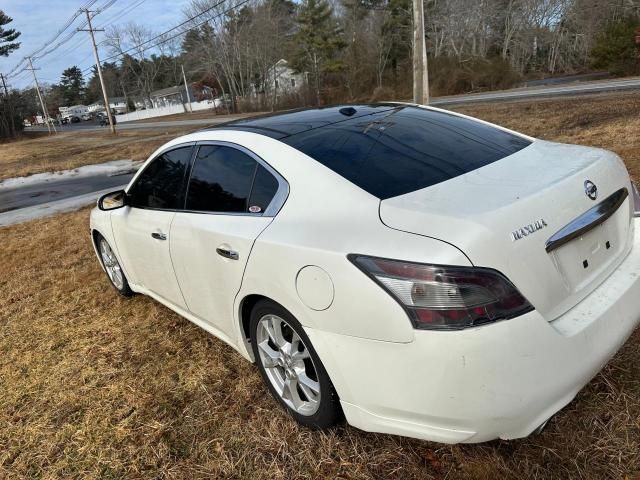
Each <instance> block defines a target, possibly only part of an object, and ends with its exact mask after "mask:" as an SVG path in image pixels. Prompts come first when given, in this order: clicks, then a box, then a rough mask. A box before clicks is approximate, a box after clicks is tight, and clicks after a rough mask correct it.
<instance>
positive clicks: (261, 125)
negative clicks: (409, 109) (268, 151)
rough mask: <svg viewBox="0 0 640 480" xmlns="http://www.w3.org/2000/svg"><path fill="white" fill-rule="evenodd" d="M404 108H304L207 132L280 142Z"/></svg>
mask: <svg viewBox="0 0 640 480" xmlns="http://www.w3.org/2000/svg"><path fill="white" fill-rule="evenodd" d="M401 106H403V105H402V104H399V103H370V104H343V105H331V106H327V107H318V108H301V109H296V110H288V111H286V112H278V113H272V114H266V115H259V116H256V117H250V118H242V119H239V120H232V121H230V122H225V123H221V124H218V125H212V126H210V127H207V128H205V129H204V131H211V130H220V129H225V130H242V131H247V132H254V133H259V134H262V135H266V136H268V137H271V138H275V139H276V140H280V139H282V138H285V137H289V136H291V135H295V134H297V133H302V132H306V131H309V130H313V129H316V128H321V127H325V126H327V125H333V124H336V123H340V122H343V121H346V120H351V119H354V118H359V117H364V116H367V115H373V114H376V113H380V112H384V111H388V110H392V109H394V108H398V107H401Z"/></svg>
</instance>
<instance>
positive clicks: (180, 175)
mask: <svg viewBox="0 0 640 480" xmlns="http://www.w3.org/2000/svg"><path fill="white" fill-rule="evenodd" d="M192 148H193V147H191V146H188V147H180V148H176V149H174V150H170V151H168V152H165V153H163V154H162V155H160V156H159V157H157V158H156V159H155V160H153V161H152V162H151V163H150V164H149V165H148V166H147V167H146V168H145V169H144V171H143V172H142V173H141V174H140V176H139V177H138V179H137V180H136V183H135V184H134V185H133V187H132V188H131V189H130V190H129V192H128V194H127V196H128V198H129V203H130V204H131V206H132V207H138V208H157V209H171V210H173V209H177V208H180V207H181V206H182V198H183V196H182V193H183V186H184V179H185V172H186V170H187V165H188V164H189V160H190V159H191V151H192Z"/></svg>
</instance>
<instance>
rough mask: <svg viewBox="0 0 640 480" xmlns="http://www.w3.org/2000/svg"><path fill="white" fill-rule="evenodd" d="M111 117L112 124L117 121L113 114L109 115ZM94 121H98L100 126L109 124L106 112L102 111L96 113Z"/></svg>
mask: <svg viewBox="0 0 640 480" xmlns="http://www.w3.org/2000/svg"><path fill="white" fill-rule="evenodd" d="M111 118H112V119H113V124H114V125H115V124H117V123H118V121H117V120H116V116H115V115H111ZM96 121H97V122H98V124H99V125H100V126H101V127H104V126H106V125H109V117H107V114H106V113H102V112H100V113H98V114H97V115H96Z"/></svg>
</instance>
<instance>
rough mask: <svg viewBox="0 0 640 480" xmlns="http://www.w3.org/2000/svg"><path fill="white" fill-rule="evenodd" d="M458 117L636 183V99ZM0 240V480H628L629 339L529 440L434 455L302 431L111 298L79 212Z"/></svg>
mask: <svg viewBox="0 0 640 480" xmlns="http://www.w3.org/2000/svg"><path fill="white" fill-rule="evenodd" d="M460 110H461V111H464V112H465V113H470V114H474V115H478V116H480V117H482V118H486V119H488V120H491V121H496V122H498V123H501V124H504V125H507V126H510V127H513V128H517V129H520V130H523V131H524V132H526V133H529V134H532V135H536V136H539V137H543V138H547V139H558V140H561V141H567V142H579V143H587V144H592V145H598V146H604V147H607V148H611V149H613V150H615V151H617V152H618V153H620V154H621V155H623V156H624V157H625V160H626V161H627V164H628V165H629V167H630V169H631V171H632V172H634V173H635V174H636V177H638V174H640V170H639V166H640V162H639V161H640V139H639V136H638V134H637V132H638V131H640V116H639V114H638V112H640V96H634V95H624V96H616V97H585V99H581V100H579V101H576V100H564V101H555V102H538V103H530V102H527V103H510V104H495V105H482V106H474V107H465V108H464V109H463V108H460ZM0 244H1V245H2V250H1V255H0V262H1V265H0V267H1V268H0V292H2V293H0V479H14V478H15V479H18V478H47V479H50V478H82V479H84V478H105V479H119V478H122V479H125V478H126V479H129V478H149V479H156V478H171V479H183V478H189V479H199V478H237V479H240V478H250V479H254V478H256V479H262V478H264V479H267V478H269V479H273V478H275V479H280V478H286V479H294V478H296V479H297V478H308V479H316V478H327V479H333V478H344V479H365V478H366V479H369V478H372V479H387V478H394V479H395V478H397V479H445V478H446V479H503V478H507V479H523V478H536V479H546V478H558V479H567V478H581V479H582V478H586V479H605V478H611V479H629V480H635V479H640V362H639V361H638V359H639V358H640V331H636V332H635V333H634V335H633V336H632V337H631V338H630V340H629V341H628V342H627V344H626V345H625V346H624V347H623V349H622V350H621V351H620V352H619V353H618V354H617V355H616V356H615V357H614V359H613V360H612V361H611V362H610V363H609V364H608V365H607V366H606V367H605V368H604V370H603V371H602V372H601V373H600V374H599V375H598V376H597V377H596V378H595V379H594V380H593V381H591V382H590V383H589V384H588V385H587V387H586V388H585V389H584V390H583V391H582V392H581V393H580V394H579V395H578V396H577V398H576V399H575V400H574V401H573V402H572V403H571V404H570V405H569V406H567V407H566V408H565V409H564V410H563V411H561V412H560V413H559V414H558V415H557V416H556V417H554V418H553V419H552V420H551V421H550V423H549V425H548V427H547V429H546V430H545V431H544V432H543V433H542V434H540V435H537V436H532V437H530V438H527V439H523V440H516V441H508V442H507V441H494V442H489V443H485V444H481V445H458V446H447V445H439V444H433V443H429V442H422V441H417V440H410V439H405V438H401V437H394V436H389V435H380V434H370V433H365V432H361V431H358V430H356V429H354V428H351V427H348V426H344V425H343V426H340V427H338V428H335V429H333V430H331V431H329V432H326V433H320V432H311V431H309V430H306V429H304V428H301V427H298V426H297V424H295V423H294V422H293V421H292V420H290V419H289V418H288V417H287V416H286V415H285V414H284V413H282V412H281V411H280V410H279V408H278V407H277V405H276V403H275V401H273V400H272V399H271V398H270V396H269V394H268V392H267V390H266V388H265V387H264V386H263V384H262V381H261V379H260V377H259V375H258V373H257V370H256V369H255V368H254V367H253V366H252V365H250V364H249V363H247V362H246V361H244V360H243V359H241V358H240V357H239V355H238V354H237V353H235V352H234V351H233V350H232V349H231V348H230V347H227V346H226V345H225V344H223V343H222V342H221V341H218V340H217V339H215V338H213V337H211V336H210V335H208V334H206V333H205V332H204V331H202V330H200V329H199V328H198V327H196V326H194V325H192V324H191V323H189V322H188V321H186V320H184V319H182V318H180V317H179V316H178V315H176V314H174V313H172V312H171V311H169V310H168V309H166V308H164V307H162V306H161V305H159V304H158V303H156V302H154V301H153V300H151V299H149V298H146V297H143V296H135V297H133V298H132V299H130V300H126V299H123V298H121V297H120V296H118V295H117V294H116V293H115V291H114V290H113V289H112V288H111V287H110V286H109V284H108V281H107V279H106V277H105V275H104V274H103V273H102V271H101V270H100V268H99V266H98V263H97V260H96V259H95V257H94V254H93V251H92V249H91V245H90V241H89V238H88V210H83V211H79V212H75V213H70V214H64V215H59V216H56V217H52V218H49V219H42V220H37V221H33V222H30V223H26V224H22V225H15V226H11V227H5V228H0ZM540 348H541V349H544V346H543V345H541V346H540ZM469 401H473V398H470V399H469Z"/></svg>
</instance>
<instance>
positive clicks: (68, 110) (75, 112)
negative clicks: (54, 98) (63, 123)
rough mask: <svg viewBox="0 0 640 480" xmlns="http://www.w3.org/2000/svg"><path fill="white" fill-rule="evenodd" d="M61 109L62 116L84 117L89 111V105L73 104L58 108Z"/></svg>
mask: <svg viewBox="0 0 640 480" xmlns="http://www.w3.org/2000/svg"><path fill="white" fill-rule="evenodd" d="M58 110H59V111H60V116H61V117H62V118H70V117H78V118H80V117H82V115H85V114H87V113H89V107H87V106H86V105H73V106H71V107H60V108H58Z"/></svg>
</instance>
